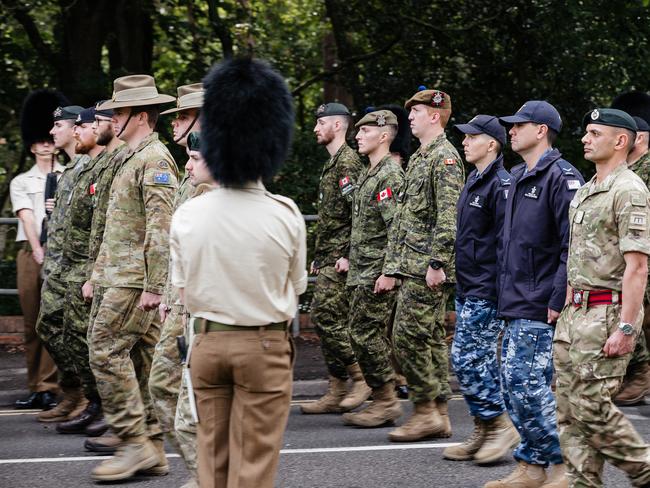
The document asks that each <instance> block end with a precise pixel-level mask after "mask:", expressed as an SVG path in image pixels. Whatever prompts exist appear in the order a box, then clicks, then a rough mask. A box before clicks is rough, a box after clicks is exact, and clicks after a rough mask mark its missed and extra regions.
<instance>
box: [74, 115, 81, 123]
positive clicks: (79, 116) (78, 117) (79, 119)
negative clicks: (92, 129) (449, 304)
mask: <svg viewBox="0 0 650 488" xmlns="http://www.w3.org/2000/svg"><path fill="white" fill-rule="evenodd" d="M75 122H81V114H79V115H77V119H76V120H75Z"/></svg>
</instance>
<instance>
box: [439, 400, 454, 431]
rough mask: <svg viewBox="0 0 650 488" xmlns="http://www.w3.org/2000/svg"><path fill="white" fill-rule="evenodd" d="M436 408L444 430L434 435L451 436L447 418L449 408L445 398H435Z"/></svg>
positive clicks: (449, 423)
mask: <svg viewBox="0 0 650 488" xmlns="http://www.w3.org/2000/svg"><path fill="white" fill-rule="evenodd" d="M436 408H437V409H438V413H439V414H440V418H441V419H442V423H443V425H444V427H445V429H444V432H443V433H442V434H441V435H439V436H436V437H451V420H449V410H448V408H447V400H436Z"/></svg>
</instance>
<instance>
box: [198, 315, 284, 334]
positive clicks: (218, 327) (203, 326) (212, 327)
mask: <svg viewBox="0 0 650 488" xmlns="http://www.w3.org/2000/svg"><path fill="white" fill-rule="evenodd" d="M260 330H287V322H273V323H272V324H266V325H229V324H222V323H221V322H213V321H212V320H207V319H201V318H195V319H194V333H195V334H203V333H205V332H244V331H260Z"/></svg>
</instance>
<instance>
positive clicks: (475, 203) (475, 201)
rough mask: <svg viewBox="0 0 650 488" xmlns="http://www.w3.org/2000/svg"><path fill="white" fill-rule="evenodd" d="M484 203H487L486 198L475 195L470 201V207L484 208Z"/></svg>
mask: <svg viewBox="0 0 650 488" xmlns="http://www.w3.org/2000/svg"><path fill="white" fill-rule="evenodd" d="M484 203H485V197H484V196H481V195H476V194H473V195H472V196H471V197H470V199H469V206H470V207H476V208H483V204H484Z"/></svg>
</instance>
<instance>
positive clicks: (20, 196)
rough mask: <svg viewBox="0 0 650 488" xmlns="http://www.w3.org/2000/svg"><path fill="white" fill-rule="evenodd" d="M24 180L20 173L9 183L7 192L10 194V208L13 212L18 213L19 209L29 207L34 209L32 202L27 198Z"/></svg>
mask: <svg viewBox="0 0 650 488" xmlns="http://www.w3.org/2000/svg"><path fill="white" fill-rule="evenodd" d="M26 183H27V182H26V180H25V178H24V177H23V176H22V175H18V176H16V177H15V178H14V179H13V180H11V183H10V184H9V194H10V196H11V209H12V210H13V212H14V214H16V215H17V214H18V211H19V210H23V209H29V210H34V203H33V202H32V199H31V198H29V194H28V191H27V184H26Z"/></svg>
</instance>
